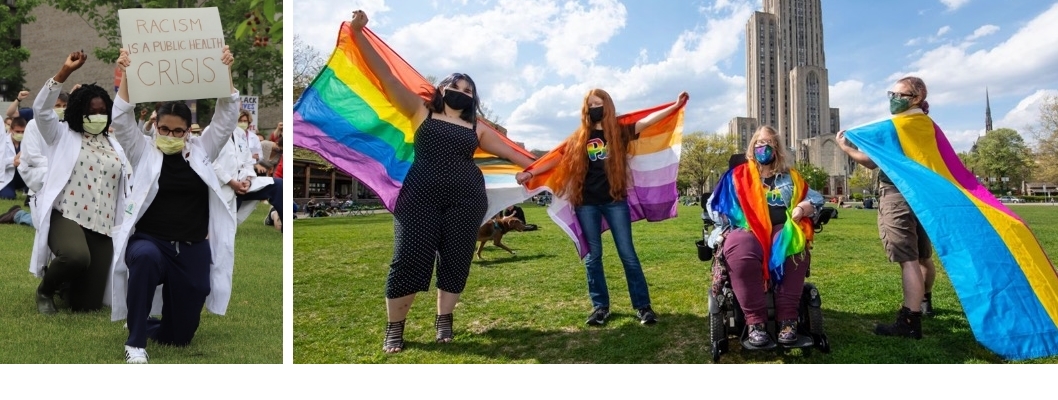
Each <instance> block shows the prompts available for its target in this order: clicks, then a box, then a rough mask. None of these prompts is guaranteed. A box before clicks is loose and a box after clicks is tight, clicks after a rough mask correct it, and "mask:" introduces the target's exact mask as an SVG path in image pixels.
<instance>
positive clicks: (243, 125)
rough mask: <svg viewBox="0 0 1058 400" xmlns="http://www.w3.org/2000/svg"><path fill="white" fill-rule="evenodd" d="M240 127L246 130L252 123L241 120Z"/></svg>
mask: <svg viewBox="0 0 1058 400" xmlns="http://www.w3.org/2000/svg"><path fill="white" fill-rule="evenodd" d="M238 127H239V129H242V130H244V131H245V130H246V128H249V127H250V124H248V123H246V122H240V123H239V124H238Z"/></svg>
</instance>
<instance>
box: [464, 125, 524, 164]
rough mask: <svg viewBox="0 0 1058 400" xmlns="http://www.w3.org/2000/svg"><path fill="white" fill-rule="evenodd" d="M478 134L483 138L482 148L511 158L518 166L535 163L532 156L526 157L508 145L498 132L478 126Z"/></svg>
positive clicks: (481, 141)
mask: <svg viewBox="0 0 1058 400" xmlns="http://www.w3.org/2000/svg"><path fill="white" fill-rule="evenodd" d="M478 136H479V137H480V138H481V140H480V146H481V149H482V150H485V151H487V152H489V153H491V154H495V155H497V156H499V157H502V158H506V159H508V160H511V162H513V163H515V164H518V166H519V167H522V168H525V167H528V166H529V164H532V163H533V160H532V159H531V158H529V157H526V156H525V155H523V154H522V153H519V152H518V151H517V150H515V149H514V148H512V147H511V146H509V145H507V142H504V141H503V139H500V136H499V135H497V134H496V132H493V131H491V130H488V129H485V128H484V127H483V126H478Z"/></svg>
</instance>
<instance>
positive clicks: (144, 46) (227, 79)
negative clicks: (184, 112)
mask: <svg viewBox="0 0 1058 400" xmlns="http://www.w3.org/2000/svg"><path fill="white" fill-rule="evenodd" d="M118 18H119V19H120V26H121V45H122V47H124V48H125V49H127V50H128V51H129V60H130V61H131V62H132V64H131V65H129V67H128V68H127V69H126V73H127V74H128V82H129V100H130V102H131V103H142V102H149V101H168V100H190V99H205V98H219V97H226V96H229V95H231V74H230V72H229V71H228V67H226V66H225V65H224V64H223V63H221V62H220V58H221V55H222V52H223V51H224V31H223V29H222V27H221V24H220V14H219V13H218V12H217V8H216V7H206V8H153V9H152V8H136V9H127V10H118Z"/></svg>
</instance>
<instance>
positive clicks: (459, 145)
mask: <svg viewBox="0 0 1058 400" xmlns="http://www.w3.org/2000/svg"><path fill="white" fill-rule="evenodd" d="M367 21H368V19H367V14H365V13H364V12H363V11H360V10H357V11H354V12H353V18H352V21H351V22H350V25H351V28H352V35H353V42H354V43H355V44H356V49H357V50H358V51H359V52H360V53H361V56H363V58H364V60H365V61H366V63H367V66H368V68H370V70H371V72H372V73H374V74H375V76H377V77H378V78H379V80H380V82H381V83H382V88H383V89H384V92H385V94H386V96H387V97H388V98H389V99H390V100H391V101H392V102H393V104H394V105H395V106H396V108H397V110H398V111H399V112H400V113H401V114H403V115H404V116H406V117H408V118H409V119H411V123H412V126H413V127H415V137H416V140H415V160H414V162H413V163H412V165H411V169H410V170H408V174H407V176H406V177H405V178H404V183H403V186H401V188H400V193H399V195H398V196H397V201H396V206H395V207H394V209H393V225H394V226H393V236H394V246H393V247H394V252H393V253H394V254H393V262H392V263H391V264H390V270H389V276H388V277H387V278H386V314H387V318H388V323H387V324H386V336H385V340H384V341H383V345H382V350H383V351H385V352H386V353H396V352H399V351H401V350H402V349H403V348H404V321H405V317H406V316H407V315H408V310H409V309H410V308H411V304H412V302H414V301H415V294H416V292H425V291H427V290H429V288H430V279H431V275H433V270H434V262H435V261H436V263H437V317H436V319H435V320H434V327H435V329H436V330H437V336H436V340H437V342H443V343H447V342H450V341H452V338H453V333H452V311H453V310H454V309H455V306H456V303H457V302H459V295H460V293H462V292H463V289H464V288H465V287H466V283H467V277H468V276H469V275H470V262H471V261H472V260H473V257H474V245H475V241H476V239H477V230H478V227H479V226H480V225H481V221H483V220H484V218H485V213H486V210H487V207H488V200H487V198H486V196H485V180H484V178H483V176H482V173H481V169H479V168H478V166H477V165H476V164H475V163H474V151H475V150H476V149H477V148H478V147H479V146H480V147H481V149H483V150H485V151H486V152H489V153H492V154H495V155H497V156H500V157H503V158H506V159H508V160H511V161H512V162H514V163H515V164H518V165H519V166H521V167H522V168H525V167H527V166H529V164H531V163H532V160H531V159H529V158H528V157H526V156H524V155H522V154H521V153H519V152H517V151H516V150H514V149H513V148H511V147H509V146H508V145H507V144H506V143H505V142H504V141H503V140H502V139H500V137H499V136H498V135H497V134H495V133H494V132H491V131H489V130H488V129H486V128H485V127H484V126H479V125H478V124H477V110H478V108H479V104H480V100H479V98H478V91H477V87H476V86H475V85H474V81H473V80H472V79H470V77H469V76H467V75H465V74H459V73H456V74H452V75H450V76H448V77H447V78H445V79H443V80H441V82H440V84H438V85H437V87H436V90H434V91H433V94H432V98H431V99H430V100H429V101H426V102H423V99H422V98H421V97H419V95H417V94H416V93H415V92H413V91H412V90H410V89H408V88H407V87H406V86H404V85H403V84H402V83H401V81H400V80H399V79H398V78H397V76H396V75H394V74H393V72H392V71H391V70H390V67H389V65H388V64H386V62H385V60H384V59H383V58H382V57H381V56H380V55H379V54H378V51H377V50H375V48H374V47H373V46H372V45H371V42H370V41H369V40H368V39H367V37H365V36H364V32H363V29H364V26H366V25H367Z"/></svg>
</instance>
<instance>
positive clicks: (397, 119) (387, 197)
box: [294, 22, 533, 222]
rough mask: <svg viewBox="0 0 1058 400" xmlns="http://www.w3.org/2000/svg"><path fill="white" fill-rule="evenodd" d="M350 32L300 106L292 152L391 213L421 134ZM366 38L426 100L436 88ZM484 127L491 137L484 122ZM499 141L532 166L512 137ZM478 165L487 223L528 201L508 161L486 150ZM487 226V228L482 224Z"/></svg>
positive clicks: (345, 28)
mask: <svg viewBox="0 0 1058 400" xmlns="http://www.w3.org/2000/svg"><path fill="white" fill-rule="evenodd" d="M351 29H352V28H351V27H350V26H349V23H348V22H343V23H342V26H341V29H340V30H339V32H338V42H337V45H336V46H335V49H334V52H333V53H332V54H331V57H330V59H328V61H327V65H325V66H324V67H323V68H322V69H321V70H320V73H319V75H317V76H316V78H315V79H314V80H313V81H312V83H311V84H310V85H309V87H308V88H307V89H306V90H305V92H304V93H302V95H301V97H300V98H299V99H298V102H297V104H295V105H294V145H295V146H298V147H302V148H306V149H309V150H312V151H314V152H316V153H318V154H319V155H320V156H321V157H323V158H324V159H326V160H327V161H328V162H330V163H332V164H334V166H335V167H336V168H338V169H339V170H341V171H343V172H345V173H347V174H349V175H351V176H353V177H354V178H356V179H358V180H360V181H361V182H363V183H364V185H367V187H369V188H371V190H373V191H374V192H375V193H376V194H378V196H379V198H380V199H381V200H382V203H383V204H385V206H386V208H388V209H389V210H391V211H392V210H393V207H394V206H395V205H396V204H395V203H396V201H397V194H398V193H399V192H400V188H401V185H402V182H403V181H404V177H405V175H407V173H408V170H409V169H410V168H411V163H412V162H413V161H414V160H415V150H414V142H415V129H414V128H413V127H412V122H411V120H410V119H409V118H408V117H406V116H404V115H403V114H401V113H400V111H398V110H397V108H396V106H394V105H393V104H392V103H391V102H390V101H389V99H388V98H387V96H386V93H385V92H384V91H383V89H382V84H381V83H380V82H379V80H378V78H377V77H376V76H375V75H374V74H373V73H372V72H371V70H370V69H369V68H368V67H367V64H366V63H365V61H364V60H363V58H362V57H361V55H360V53H359V50H358V49H357V48H356V45H355V43H353V38H352V30H351ZM364 35H365V36H366V37H367V38H368V40H369V41H370V42H371V45H372V46H373V47H374V48H375V50H376V51H378V53H379V55H380V56H382V59H383V60H385V61H386V63H387V64H389V66H390V69H391V70H392V71H393V73H394V74H395V75H396V76H397V78H398V79H399V80H400V81H401V83H403V84H404V86H405V87H407V88H409V89H411V90H412V91H414V92H415V93H417V94H419V96H420V97H422V98H423V100H428V99H430V97H431V96H432V95H433V91H434V90H435V89H434V87H433V85H431V84H430V82H429V81H427V80H426V78H424V77H423V76H422V75H421V74H419V73H418V72H417V71H415V69H414V68H412V67H411V65H409V64H408V63H407V62H406V61H404V59H403V58H401V57H400V55H398V54H397V53H396V52H394V51H393V49H391V48H390V47H389V46H388V45H386V44H385V43H384V42H383V41H382V40H381V39H379V38H378V36H376V35H375V34H374V33H373V32H371V31H370V30H369V29H367V28H364ZM478 125H483V126H485V127H486V128H487V129H492V127H491V126H490V125H488V124H487V123H485V122H484V120H479V121H478ZM492 130H493V132H494V133H496V134H497V135H499V137H500V138H501V139H502V140H504V141H506V142H507V143H508V144H509V145H511V146H512V147H514V148H515V149H518V150H519V151H521V152H522V153H523V154H525V155H527V156H529V157H530V158H532V157H533V156H532V154H531V153H529V152H527V151H525V150H524V149H521V148H520V147H518V146H516V145H514V144H513V142H511V141H510V140H509V139H507V138H506V136H503V135H501V134H499V132H495V130H494V129H492ZM474 159H475V161H476V162H477V164H478V166H479V167H480V168H481V170H482V173H483V175H484V176H485V188H486V192H487V195H488V198H489V208H488V211H487V212H486V214H485V219H486V220H487V219H488V218H490V217H492V216H493V215H494V214H496V213H497V212H499V211H501V210H503V209H504V208H505V207H507V206H508V205H511V204H514V203H517V202H518V201H521V200H524V199H525V198H526V197H527V196H525V189H524V188H523V187H522V186H521V185H518V184H517V182H516V181H515V178H514V175H515V174H516V173H518V172H519V171H521V168H518V167H517V166H515V165H514V164H512V163H510V162H509V161H506V160H503V159H500V158H498V157H495V156H493V155H491V154H488V153H485V152H484V151H482V150H481V149H480V148H479V149H478V151H477V152H476V153H475V155H474ZM482 222H484V221H482Z"/></svg>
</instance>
